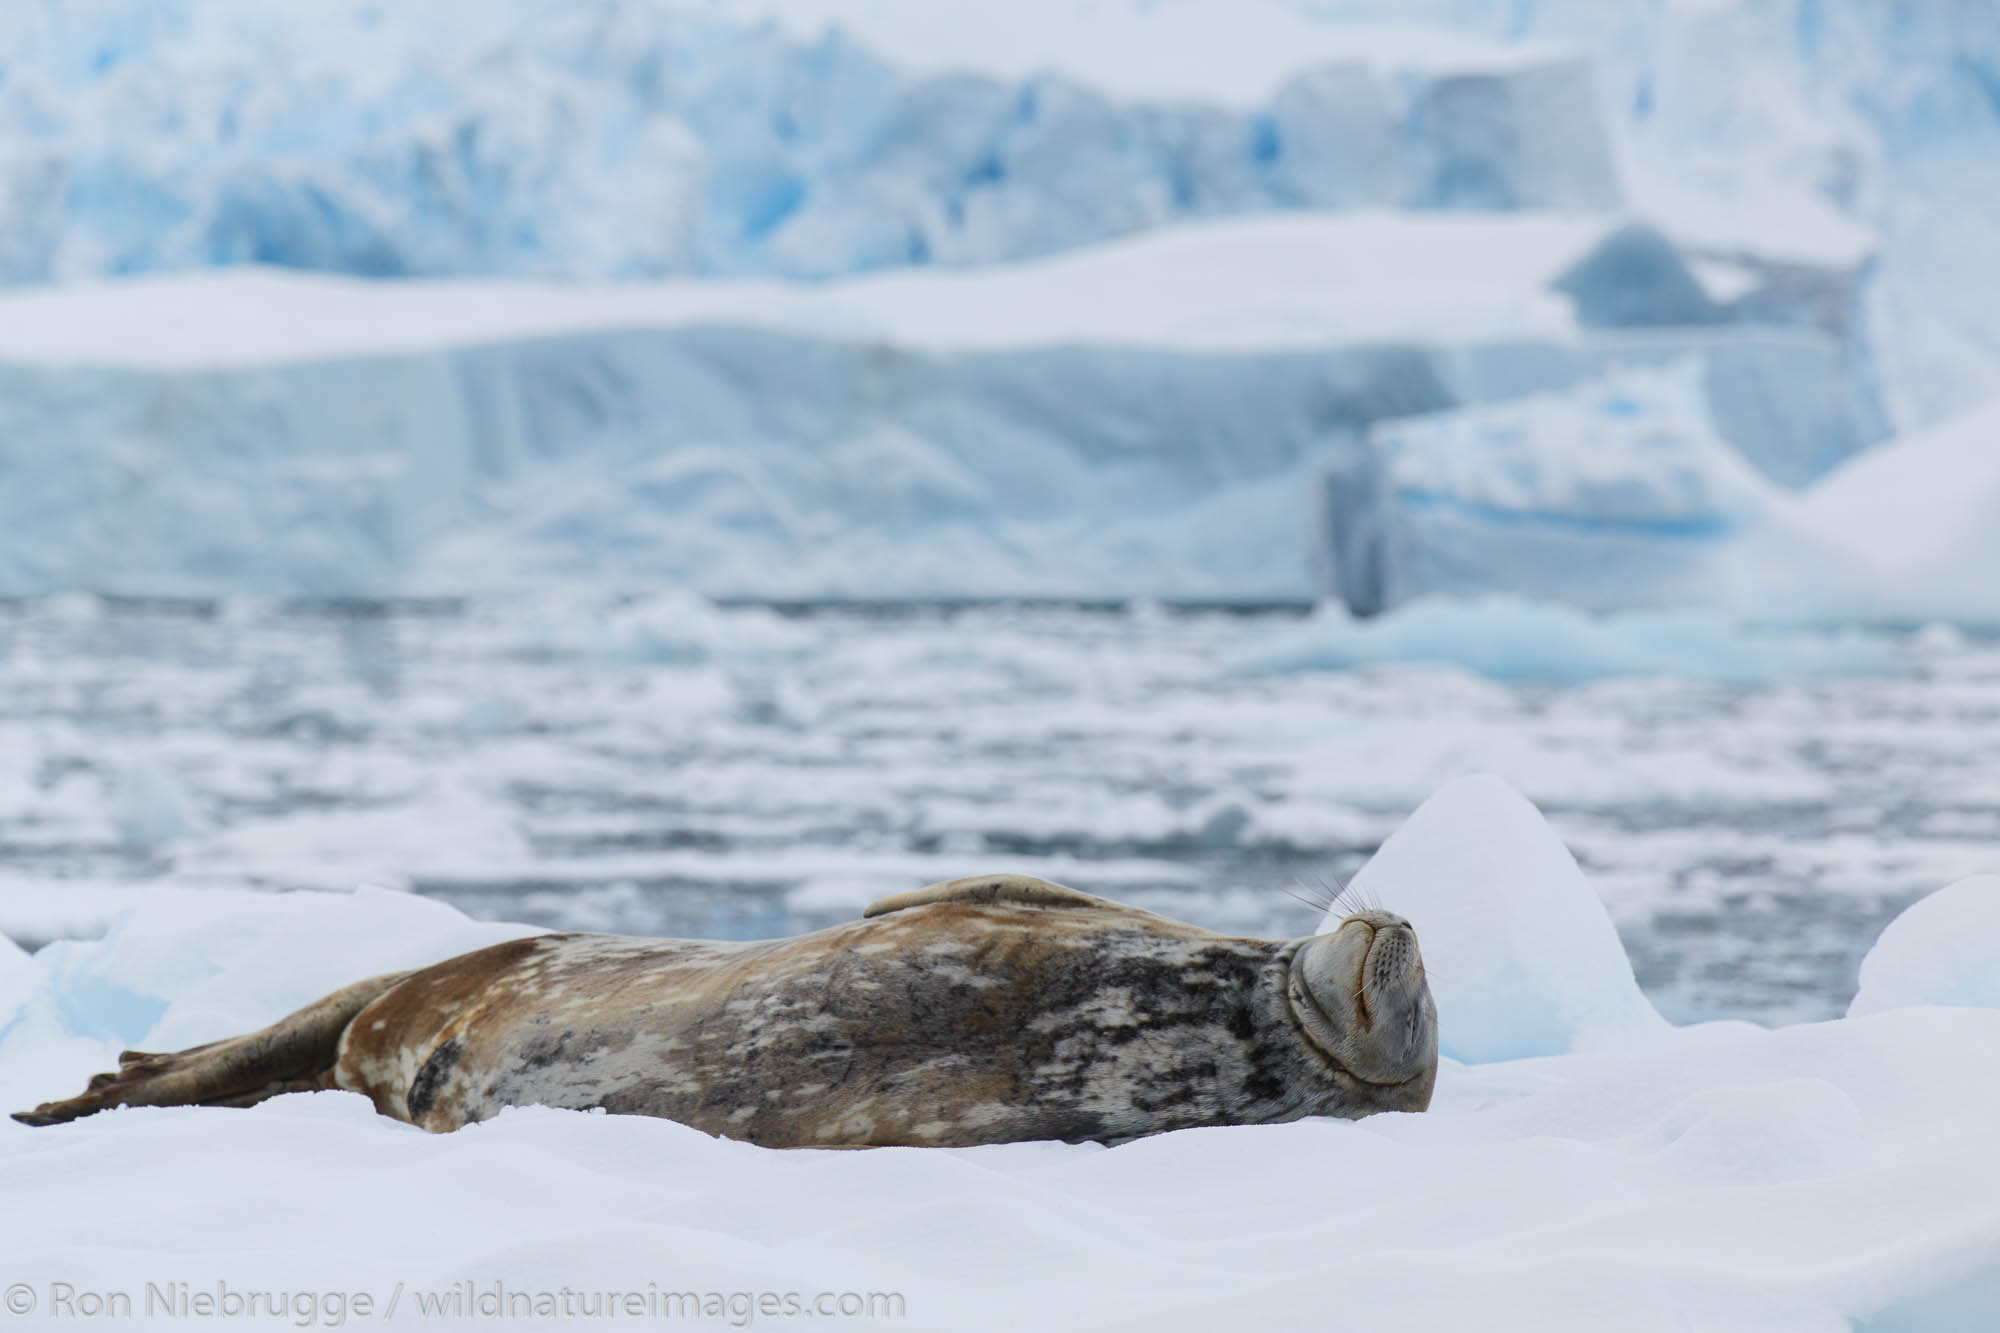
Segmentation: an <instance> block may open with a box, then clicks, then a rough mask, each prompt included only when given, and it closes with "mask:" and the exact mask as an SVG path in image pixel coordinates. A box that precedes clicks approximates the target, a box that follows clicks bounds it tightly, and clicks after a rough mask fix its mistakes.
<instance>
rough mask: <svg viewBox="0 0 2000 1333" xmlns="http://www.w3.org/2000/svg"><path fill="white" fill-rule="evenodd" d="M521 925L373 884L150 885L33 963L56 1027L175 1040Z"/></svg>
mask: <svg viewBox="0 0 2000 1333" xmlns="http://www.w3.org/2000/svg"><path fill="white" fill-rule="evenodd" d="M534 933H536V932H535V930H534V929H533V928H532V927H527V926H512V925H493V924H489V923H485V922H476V921H472V920H469V919H467V918H466V917H465V916H463V915H462V914H460V913H459V912H457V911H456V910H455V909H453V908H451V907H449V906H446V905H445V904H443V903H438V902H434V901H431V900H430V899H426V898H418V897H415V896H412V895H409V894H404V893H397V892H393V891H390V890H387V889H379V888H363V889H357V890H355V891H354V892H352V893H317V892H297V893H254V892H243V891H231V890H216V891H213V892H202V891H184V892H174V891H155V892H152V893H149V894H146V895H144V896H142V897H140V898H138V899H137V901H136V903H135V905H134V906H132V907H131V908H129V909H128V910H126V911H125V912H122V913H121V914H120V915H119V916H118V917H117V918H116V919H115V920H114V921H113V922H112V924H111V928H110V930H109V931H108V932H106V934H105V936H104V937H103V938H102V939H98V940H89V941H78V940H58V941H56V942H54V943H52V944H49V945H46V946H44V947H43V948H42V949H41V950H40V951H39V952H37V953H36V954H35V955H34V968H35V974H36V976H37V978H38V983H39V986H40V989H41V991H42V993H43V995H44V997H45V998H46V999H47V1000H48V1001H49V1002H50V1005H51V1008H52V1010H53V1012H54V1014H55V1015H56V1017H57V1018H58V1020H59V1021H60V1023H61V1025H62V1027H63V1029H64V1030H65V1031H66V1032H67V1033H68V1034H70V1035H74V1036H79V1037H89V1038H96V1039H101V1040H104V1041H107V1042H117V1043H120V1044H122V1045H125V1046H134V1047H137V1046H143V1047H146V1048H147V1049H164V1050H179V1049H181V1048H182V1047H186V1046H192V1045H196V1044H198V1043H200V1042H204V1041H210V1040H213V1039H215V1038H216V1037H218V1036H226V1035H229V1029H230V1028H231V1027H232V1026H234V1025H237V1024H240V1023H242V1022H243V1021H244V1019H243V1017H242V1016H244V1015H252V1014H255V1015H262V1017H258V1018H256V1019H254V1020H253V1021H252V1022H251V1023H250V1026H251V1027H262V1026H263V1025H264V1024H266V1023H270V1022H272V1021H274V1020H276V1019H278V1018H280V1017H282V1016H283V1015H285V1014H287V1013H290V1012H291V1011H292V1010H294V1009H297V1008H299V1007H300V1006H302V1005H305V1004H307V1003H309V1002H310V1001H312V1000H314V999H317V998H318V997H319V996H321V995H324V994H326V993H328V992H329V991H333V990H337V989H338V988H340V987H341V986H344V985H346V984H348V983H349V982H351V981H356V980H359V979H360V978H362V977H366V976H373V975H376V974H378V973H382V972H394V971H400V970H403V969H407V968H412V967H419V966H423V965H426V964H429V963H434V962H437V961H438V960H440V959H443V958H449V957H451V956H452V955H454V954H459V953H464V952H466V951H468V950H471V949H477V948H483V947H484V946H486V945H488V944H496V943H498V942H500V941H501V940H507V939H515V938H518V937H519V936H521V935H526V934H534Z"/></svg>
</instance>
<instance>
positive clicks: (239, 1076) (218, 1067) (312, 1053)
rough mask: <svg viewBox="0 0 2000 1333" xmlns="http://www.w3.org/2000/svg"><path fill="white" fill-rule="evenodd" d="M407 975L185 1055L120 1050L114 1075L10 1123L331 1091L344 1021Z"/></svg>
mask: <svg viewBox="0 0 2000 1333" xmlns="http://www.w3.org/2000/svg"><path fill="white" fill-rule="evenodd" d="M409 975H410V974H409V973H407V972H393V973H390V974H388V975H386V976H379V977H370V978H369V979H368V980H366V981H357V982H355V983H354V984H353V985H351V986H345V987H342V988H341V989H340V990H337V991H335V992H334V993H333V994H331V995H328V996H326V997H324V998H322V999H319V1000H315V1001H314V1002H313V1003H311V1004H309V1005H307V1006H306V1007H305V1008H303V1009H301V1010H299V1011H298V1012H297V1013H295V1014H291V1015H288V1016H287V1017H285V1018H281V1019H279V1020H278V1021H277V1022H275V1023H273V1024H271V1026H269V1027H267V1028H264V1029H262V1030H260V1031H257V1032H252V1033H250V1034H248V1035H247V1036H242V1037H231V1038H229V1039H227V1040H224V1041H211V1042H207V1043H205V1044H204V1045H201V1046H191V1047H189V1048H188V1049H187V1050H185V1051H173V1052H166V1053H155V1052H150V1051H122V1052H120V1053H119V1056H118V1072H117V1073H115V1074H98V1075H95V1076H94V1077H93V1078H92V1079H91V1080H90V1082H89V1084H88V1085H87V1086H86V1087H85V1088H84V1090H83V1091H82V1092H80V1093H78V1094H77V1095H76V1096H74V1097H70V1098H67V1099H65V1100H63V1101H56V1102H43V1103H42V1104H41V1105H40V1106H37V1107H36V1108H35V1109H34V1110H32V1111H17V1112H15V1113H14V1119H16V1120H18V1121H20V1122H21V1123H22V1124H24V1125H60V1124H63V1123H65V1122H67V1121H71V1120H77V1119H80V1118H82V1117H83V1116H87V1115H91V1114H94V1113H95V1112H98V1111H103V1110H108V1109H110V1108H111V1107H114V1106H255V1105H256V1104H257V1103H258V1102H261V1101H263V1100H265V1099H266V1098H268V1097H275V1096H277V1095H278V1094H279V1093H283V1092H309V1091H315V1090H318V1089H321V1088H330V1087H332V1086H334V1084H333V1065H334V1060H335V1059H336V1058H337V1056H338V1054H339V1050H340V1034H341V1033H342V1032H343V1031H345V1030H346V1028H347V1024H348V1022H349V1021H350V1020H351V1019H352V1018H353V1017H354V1016H355V1015H356V1014H358V1013H360V1012H361V1010H362V1009H364V1008H366V1007H367V1006H368V1004H370V1003H371V1002H372V1001H374V1000H375V999H377V998H379V997H380V996H381V995H383V994H384V993H385V992H387V991H388V990H389V988H390V987H392V986H394V985H395V984H396V983H397V982H399V981H401V980H402V979H403V978H404V977H407V976H409Z"/></svg>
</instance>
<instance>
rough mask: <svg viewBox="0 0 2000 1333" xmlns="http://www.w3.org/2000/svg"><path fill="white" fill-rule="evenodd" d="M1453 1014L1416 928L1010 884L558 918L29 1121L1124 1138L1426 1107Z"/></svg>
mask: <svg viewBox="0 0 2000 1333" xmlns="http://www.w3.org/2000/svg"><path fill="white" fill-rule="evenodd" d="M1436 1077H1437V1010H1436V1007H1435V1006H1434V1005H1433V1003H1432V1001H1431V994H1430V987H1429V985H1428V983H1427V982H1426V981H1425V978H1424V966H1423V961H1422V959H1421V958H1420V957H1419V956H1418V953H1417V939H1416V934H1415V932H1414V931H1412V930H1411V928H1410V924H1409V923H1408V922H1407V921H1405V920H1403V919H1402V918H1401V917H1398V916H1394V915H1391V914H1390V913H1387V912H1381V911H1363V912H1359V913H1357V914H1355V915H1353V916H1350V917H1348V918H1347V919H1346V920H1345V921H1343V922H1342V923H1341V924H1340V925H1339V927H1338V928H1336V929H1334V930H1332V931H1329V932H1327V933H1325V934H1321V935H1315V936H1311V937H1309V938H1306V939H1300V940H1291V941H1289V942H1285V941H1275V940H1260V939H1244V938H1236V937H1232V936H1228V935H1218V934H1215V933H1214V932H1211V931H1207V930H1202V929H1200V928H1199V927H1196V926H1190V925H1184V924H1182V923H1181V922H1178V921H1173V920H1169V919H1168V918H1166V917H1162V916H1155V915H1154V914H1153V913H1151V912H1144V911H1140V910H1139V909H1137V908H1133V907H1125V906H1122V905H1120V904H1118V903H1114V902H1109V901H1107V900H1105V899H1102V898H1095V897H1092V896H1091V895H1089V894H1087V893H1079V892H1077V891H1076V890H1074V889H1066V888H1064V887H1062V886H1061V885H1059V884H1051V883H1049V882H1048V881H1046V880H1040V879H1030V878H1026V877H1023V876H1017V875H986V876H980V877H976V878H973V879H961V880H954V881H952V882H950V883H947V884H937V885H933V886H932V887H930V888H927V889H918V890H916V891H914V892H911V893H904V894H898V895H896V896H894V897H890V898H885V899H883V900H882V901H880V902H878V903H876V904H874V905H873V906H872V907H870V908H869V909H868V910H867V912H866V913H865V914H864V915H863V917H862V919H861V920H859V921H851V922H847V923H845V924H843V925H837V926H830V927H828V928H827V929H825V930H820V931H815V932H813V933H812V934H810V935H801V936H797V937H795V938H792V939H783V940H768V941H762V942H758V943H748V944H746V943H725V942H713V941H697V940H656V939H634V938H629V937H625V936H618V935H585V934H554V935H538V936H530V937H528V938H526V939H519V940H512V941H509V942H508V943H505V944H496V945H493V946H491V947H490V948H485V949H480V950H477V951H475V952H473V953H468V954H461V955H460V956H458V957H456V958H449V959H446V960H445V961H444V962H441V963H438V964H435V965H434V966H431V967H426V968H420V969H418V970H416V971H414V972H400V973H395V974H392V975H389V976H380V977H374V978H371V979H369V980H367V981H360V982H356V983H355V984H354V985H352V986H348V987H346V988H345V989H343V990H339V991H335V992H334V993H333V994H332V995H329V996H327V997H325V998H324V999H322V1000H319V1001H318V1002H316V1003H314V1004H310V1005H308V1006H306V1007H305V1008H304V1009H301V1010H299V1011H298V1012H297V1013H295V1014H293V1015H291V1016H290V1017H288V1018H283V1019H280V1020H279V1021H278V1022H276V1023H274V1024H272V1025H271V1026H270V1027H268V1028H265V1029H264V1030H263V1031H261V1032H254V1033H251V1034H250V1035H248V1036H244V1037H236V1038H233V1039H230V1040H227V1041H218V1042H211V1043H209V1044H208V1045H206V1046H196V1047H194V1048H193V1049H191V1050H186V1051H181V1052H178V1053H176V1054H171V1055H150V1054H146V1053H144V1052H139V1051H127V1052H126V1053H125V1054H123V1055H121V1056H120V1057H119V1070H118V1072H117V1073H116V1074H99V1075H98V1076H97V1077H95V1078H93V1079H92V1080H91V1081H90V1086H89V1087H88V1088H87V1089H85V1090H84V1091H83V1092H82V1093H80V1094H78V1095H77V1096H75V1097H72V1098H70V1099H69V1100H67V1101H59V1102H49V1103H46V1104H44V1105H42V1106H38V1107H36V1108H35V1109H34V1110H33V1111H24V1112H21V1113H19V1114H18V1115H16V1116H15V1117H14V1118H15V1119H17V1120H21V1121H24V1122H26V1123H28V1124H31V1125H53V1124H60V1123H62V1122H64V1121H67V1120H74V1119H76V1118H77V1117H79V1116H85V1115H89V1114H91V1113H92V1112H94V1111H101V1110H105V1109H107V1108H110V1107H114V1106H187V1105H200V1106H250V1105H254V1104H255V1103H257V1102H260V1101H263V1100H264V1099H265V1098H267V1097H272V1096H276V1095H277V1094H279V1093H283V1092H296V1091H305V1090H315V1089H326V1088H344V1089H347V1090H349V1091H352V1092H359V1093H362V1094H364V1095H366V1096H367V1097H369V1098H371V1099H372V1100H373V1101H374V1103H375V1109H376V1110H378V1111H380V1112H381V1113H382V1114H384V1115H388V1116H393V1117H395V1118H396V1119H398V1120H406V1121H408V1122H409V1123H411V1124H413V1125H419V1126H421V1127H423V1128H424V1129H428V1130H435V1131H440V1132H442V1131H445V1130H453V1129H457V1128H458V1127H459V1126H461V1125H466V1124H470V1123H472V1122H474V1121H478V1120H484V1119H486V1118H488V1117H489V1116H492V1115H494V1114H495V1113H496V1112H498V1111H500V1110H501V1109H502V1108H503V1107H508V1106H530V1105H534V1106H558V1107H570V1108H575V1109H589V1108H599V1107H601V1108H603V1109H604V1110H606V1111H612V1112H622V1113H630V1114H635V1115H653V1116H663V1117H665V1118H667V1119H669V1120H678V1121H680V1122H682V1123H683V1124H687V1125H692V1126H694V1127H695V1128H696V1129H700V1130H705V1131H707V1132H708V1133H711V1134H718V1135H724V1136H726V1137H729V1138H733V1139H743V1140H747V1141H748V1142H751V1143H759V1144H764V1145H766V1146H770V1147H865V1146H876V1145H886V1144H915V1145H938V1146H947V1145H967V1144H976V1143H1005V1142H1013V1141H1016V1140H1021V1139H1065V1140H1068V1141H1071V1142H1077V1141H1082V1140H1098V1141H1102V1142H1107V1143H1115V1142H1120V1141H1123V1140H1126V1139H1132V1138H1137V1137H1139V1136H1141V1135H1145V1134H1157V1133H1160V1132H1162V1131H1164V1130H1171V1129H1183V1128H1187V1127H1189V1126H1194V1125H1241V1124H1266V1123H1271V1122H1276V1121H1285V1120H1297V1119H1299V1118H1301V1117H1303V1116H1310V1115H1325V1116H1345V1117H1348V1118H1350V1119H1352V1118H1358V1117H1360V1116H1364V1115H1368V1114H1370V1113H1371V1112H1375V1111H1421V1110H1423V1109H1424V1108H1425V1107H1426V1106H1428V1105H1429V1104H1430V1099H1431V1086H1432V1084H1433V1083H1434V1082H1435V1080H1436Z"/></svg>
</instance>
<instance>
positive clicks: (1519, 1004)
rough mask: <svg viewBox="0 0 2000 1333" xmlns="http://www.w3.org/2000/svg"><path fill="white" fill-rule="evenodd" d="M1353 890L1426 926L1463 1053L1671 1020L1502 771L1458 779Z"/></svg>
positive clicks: (1564, 1048)
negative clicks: (1665, 1017) (1500, 774)
mask: <svg viewBox="0 0 2000 1333" xmlns="http://www.w3.org/2000/svg"><path fill="white" fill-rule="evenodd" d="M1351 888H1352V891H1353V893H1354V894H1355V895H1356V896H1358V897H1359V898H1360V899H1362V900H1363V901H1366V902H1370V903H1376V904H1379V905H1380V906H1382V907H1384V908H1386V909H1388V910H1389V911H1392V912H1397V913H1400V914H1401V915H1403V916H1405V917H1408V918H1409V920H1410V923H1411V924H1412V925H1414V926H1415V927H1416V930H1417V938H1418V940H1419V942H1420V944H1421V947H1422V949H1423V955H1424V966H1425V970H1426V971H1428V972H1429V974H1430V984H1431V993H1432V995H1433V996H1435V997H1436V999H1437V1007H1438V1033H1439V1040H1438V1047H1439V1050H1440V1051H1441V1052H1442V1053H1443V1054H1444V1055H1447V1056H1449V1057H1451V1058H1452V1059H1454V1060H1461V1061H1464V1062H1466V1063H1468V1064H1483V1063H1486V1062H1489V1061H1494V1060H1519V1059H1525V1058H1527V1057H1530V1056H1538V1055H1561V1054H1563V1053H1565V1052H1568V1051H1571V1050H1574V1049H1579V1048H1583V1047H1592V1046H1607V1045H1611V1044H1614V1043H1619V1042H1624V1041H1628V1040H1630V1039H1633V1038H1644V1037H1650V1036H1653V1035H1654V1034H1656V1033H1658V1032H1662V1031H1664V1030H1665V1029H1666V1024H1665V1022H1664V1021H1663V1020H1662V1019H1661V1018H1660V1016H1659V1014H1658V1013H1656V1012H1655V1011H1654V1009H1653V1006H1652V1004H1651V1003H1650V1002H1649V1001H1648V1000H1647V999H1646V997H1645V996H1644V995H1642V994H1640V992H1639V984H1638V982H1637V981H1636V980H1634V979H1633V976H1632V963H1631V960H1630V959H1628V958H1627V957H1626V956H1625V949H1624V946H1623V945H1622V944H1620V943H1619V940H1618V932H1617V930H1616V929H1614V928H1613V927H1612V924H1611V917H1610V915H1609V914H1608V913H1607V912H1606V911H1605V910H1604V904H1603V903H1602V902H1601V901H1600V900H1599V899H1598V897H1597V893H1596V891H1595V890H1593V889H1592V888H1591V887H1590V884H1589V883H1588V882H1587V881H1586V880H1585V879H1584V877H1583V872H1582V871H1581V870H1580V869H1578V868H1577V864H1576V859H1575V858H1574V857H1572V856H1571V855H1570V853H1569V849H1568V848H1567V847H1565V846H1563V844H1562V841H1561V839H1559V838H1557V837H1556V835H1555V833H1554V831H1553V830H1551V829H1550V828H1549V826H1548V823H1547V821H1546V820H1544V819H1543V818H1542V815H1541V812H1540V811H1539V810H1537V809H1535V807H1534V806H1533V805H1532V804H1531V803H1530V802H1529V801H1528V799H1527V798H1526V797H1525V796H1522V795H1521V794H1520V793H1519V792H1517V791H1515V790H1514V789H1513V788H1512V787H1510V786H1508V785H1507V784H1506V783H1505V782H1503V781H1502V780H1500V779H1499V778H1497V777H1492V776H1490V775H1486V774H1479V775H1475V776H1472V777H1464V778H1460V779H1458V780H1457V781H1455V782H1452V783H1450V784H1448V785H1447V786H1445V787H1444V788H1443V789H1442V790H1440V791H1439V792H1437V793H1436V794H1435V795H1434V796H1432V797H1431V798H1430V799H1429V800H1428V801H1425V802H1424V803H1423V805H1421V806H1419V807H1418V808H1417V811H1416V813H1415V814H1413V815H1411V816H1410V817H1409V819H1408V820H1407V821H1406V822H1405V823H1404V824H1403V826H1402V827H1401V828H1399V829H1397V830H1396V832H1395V833H1393V834H1391V835H1390V837H1389V840H1388V841H1387V842H1384V843H1383V844H1382V848H1381V850H1380V851H1378V852H1376V853H1375V856H1374V858H1373V859H1371V860H1370V861H1369V862H1368V864H1367V865H1365V866H1363V867H1362V868H1361V871H1360V873H1359V874H1357V875H1356V876H1355V877H1354V882H1353V884H1352V886H1351ZM1337 920H1338V916H1337V915H1336V914H1332V913H1330V914H1329V915H1328V919H1327V921H1326V923H1325V925H1326V926H1328V927H1330V926H1332V925H1334V924H1335V923H1336V922H1337Z"/></svg>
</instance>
